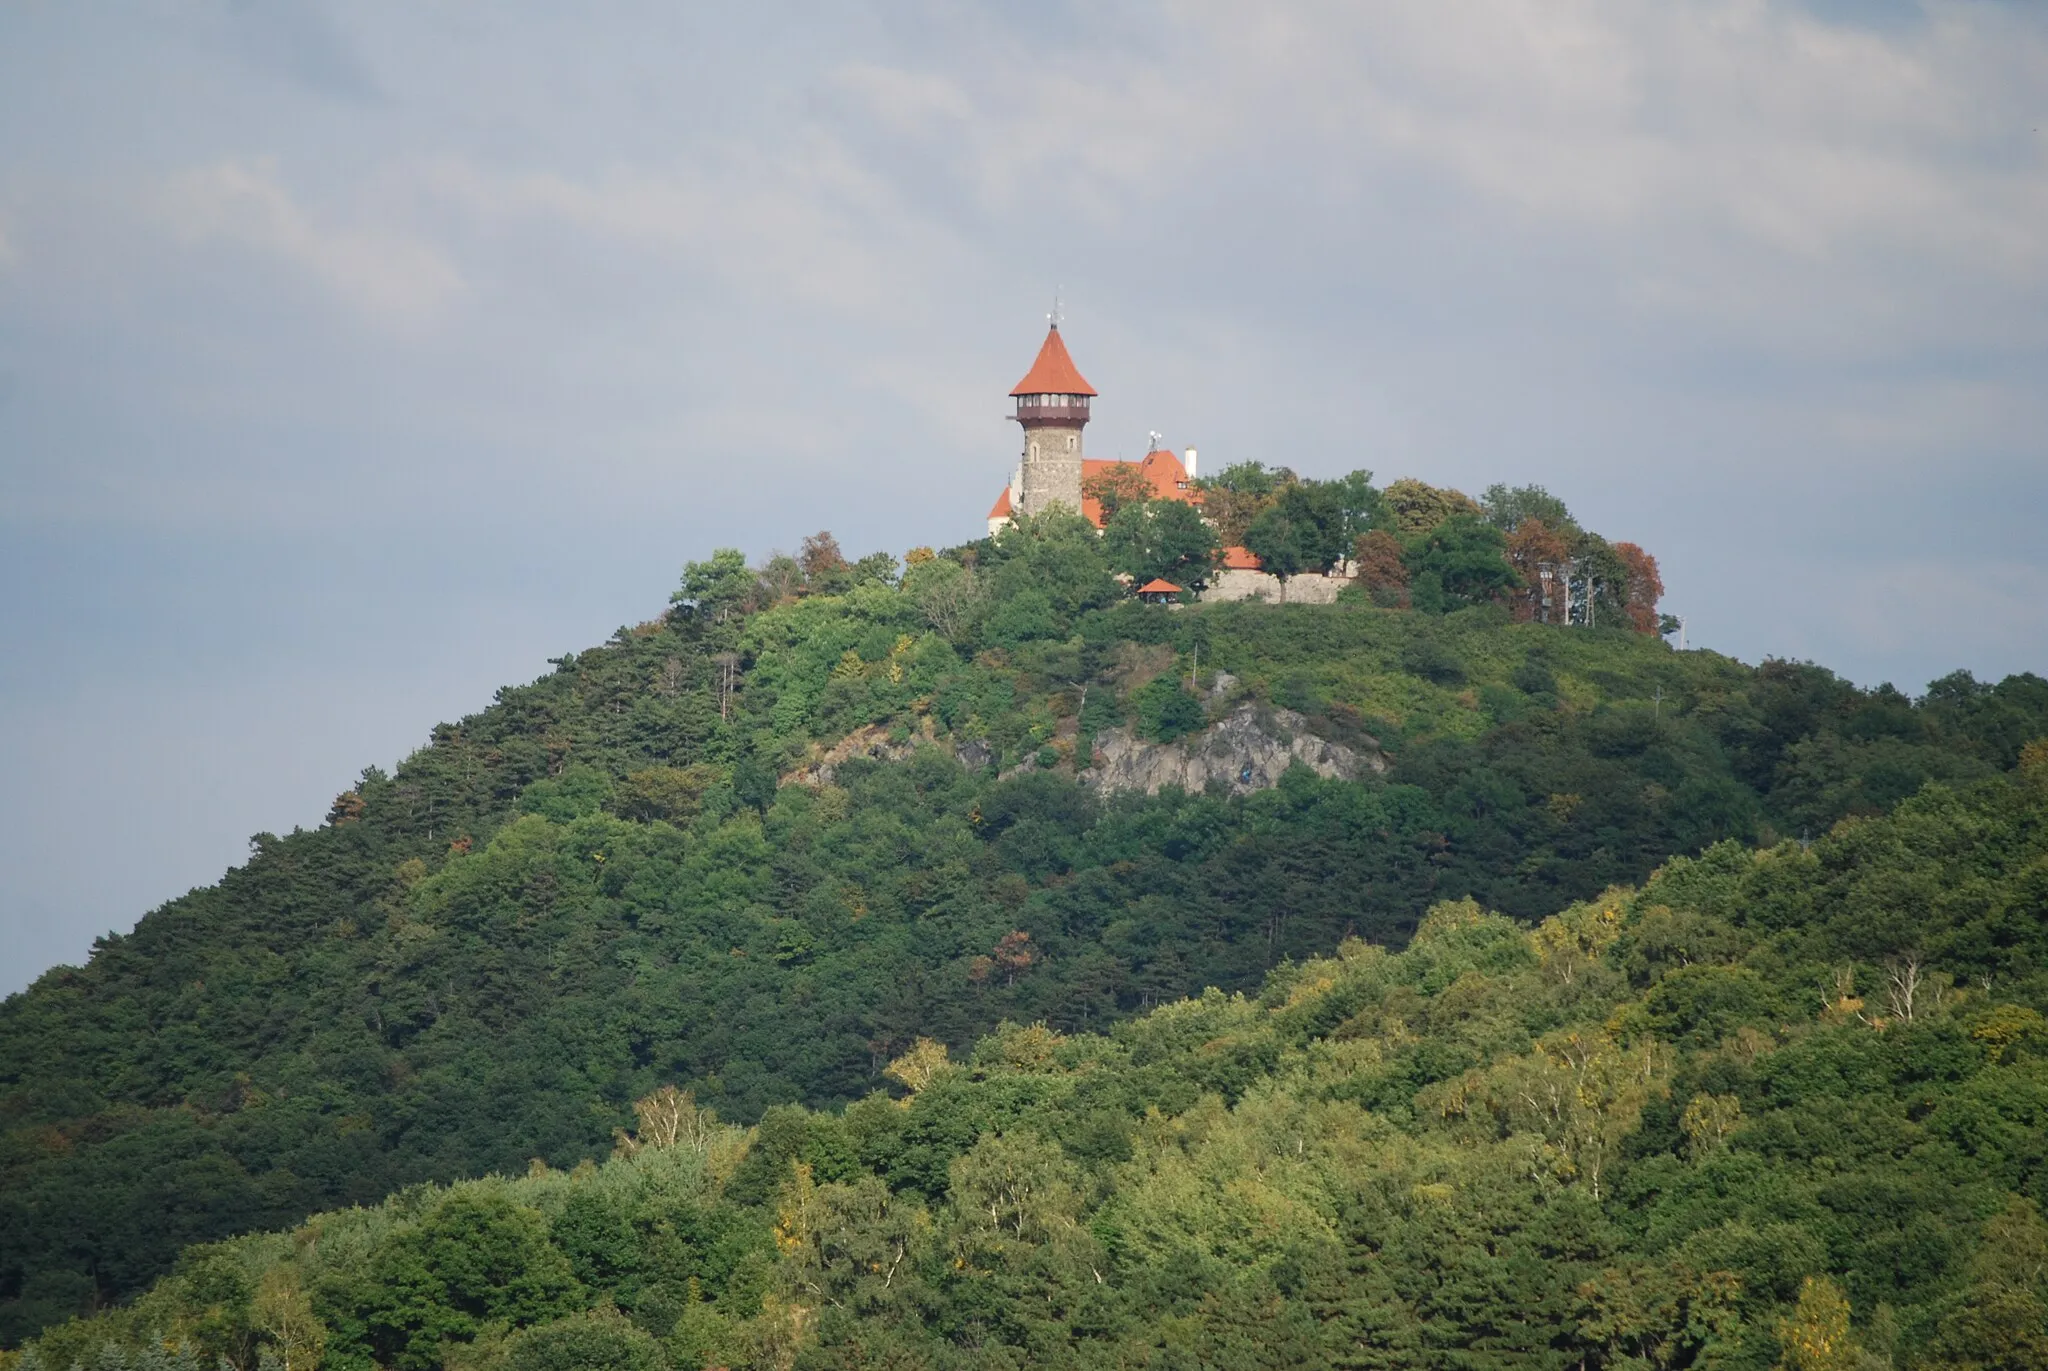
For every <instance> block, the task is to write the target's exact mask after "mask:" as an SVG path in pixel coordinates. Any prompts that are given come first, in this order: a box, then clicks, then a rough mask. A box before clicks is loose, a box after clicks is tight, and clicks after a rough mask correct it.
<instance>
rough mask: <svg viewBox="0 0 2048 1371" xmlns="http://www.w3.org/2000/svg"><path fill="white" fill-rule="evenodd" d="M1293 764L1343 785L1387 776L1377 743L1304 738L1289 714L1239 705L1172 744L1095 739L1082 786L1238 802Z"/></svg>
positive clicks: (1124, 737)
mask: <svg viewBox="0 0 2048 1371" xmlns="http://www.w3.org/2000/svg"><path fill="white" fill-rule="evenodd" d="M1296 762H1299V763H1301V764H1302V765H1303V766H1306V767H1307V768H1308V769H1309V770H1311V771H1313V772H1315V773H1316V775H1318V776H1323V777H1329V778H1334V779H1339V780H1347V781H1355V780H1357V779H1359V778H1360V777H1362V776H1365V775H1368V774H1371V773H1374V772H1380V771H1385V770H1386V769H1387V759H1386V756H1385V754H1383V753H1382V752H1381V751H1380V750H1379V747H1378V746H1377V745H1376V744H1375V745H1372V746H1369V747H1365V748H1349V747H1345V746H1343V745H1342V744H1339V743H1333V742H1331V741H1330V740H1329V739H1327V738H1320V737H1317V736H1316V735H1315V734H1313V733H1310V732H1309V731H1308V720H1306V719H1304V718H1303V717H1302V716H1301V715H1299V714H1296V713H1295V712H1294V711H1293V710H1289V709H1266V708H1262V707H1260V706H1258V705H1255V704H1251V703H1246V704H1241V705H1239V706H1238V707H1237V708H1236V709H1233V710H1231V711H1230V713H1228V714H1226V715H1224V716H1223V717H1222V718H1221V719H1218V720H1217V721H1216V722H1215V723H1214V724H1211V725H1210V726H1209V727H1208V728H1205V729H1203V730H1202V731H1201V732H1200V733H1196V734H1192V735H1190V736H1189V737H1186V738H1182V739H1180V740H1179V741H1178V742H1172V743H1149V742H1145V741H1144V740H1142V739H1140V738H1138V737H1136V736H1135V735H1134V734H1133V733H1132V732H1131V731H1130V730H1129V729H1125V728H1113V729H1109V730H1107V731H1106V732H1104V733H1103V734H1101V735H1100V736H1099V737H1097V738H1096V740H1095V765H1094V767H1092V768H1091V769H1090V770H1088V771H1086V772H1083V773H1082V776H1081V780H1082V783H1083V784H1084V785H1091V786H1094V787H1095V788H1096V789H1098V790H1100V791H1101V792H1102V793H1103V794H1105V795H1113V794H1116V793H1117V792H1119V791H1125V790H1142V791H1144V792H1145V793H1146V794H1148V795H1151V794H1156V793H1157V792H1158V791H1159V789H1160V787H1161V786H1169V785H1177V786H1180V787H1181V788H1182V789H1184V790H1189V791H1194V792H1196V793H1199V792H1201V791H1203V790H1206V789H1208V787H1209V786H1210V784H1211V783H1212V782H1213V783H1219V784H1221V785H1223V786H1224V787H1226V788H1227V789H1228V790H1229V791H1230V793H1232V794H1234V795H1243V794H1247V793H1249V792H1250V791H1254V790H1265V789H1267V788H1268V787H1270V786H1273V785H1277V784H1278V783H1279V781H1280V777H1281V775H1282V774H1283V773H1284V772H1285V771H1286V770H1287V768H1288V767H1290V766H1293V765H1294V764H1295V763H1296Z"/></svg>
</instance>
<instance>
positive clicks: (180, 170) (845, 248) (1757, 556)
mask: <svg viewBox="0 0 2048 1371" xmlns="http://www.w3.org/2000/svg"><path fill="white" fill-rule="evenodd" d="M572 10H573V13H571V11H572ZM2044 130H2048V6H2044V5H2041V4H2039V3H2033V2H2031V0H2030V2H2029V3H2011V4H2001V3H1992V2H1991V0H1971V2H1970V3H1930V4H1925V5H1916V4H1876V3H1855V4H1851V3H1847V0H1835V2H1833V3H1826V4H1820V3H1809V4H1804V5H1800V4H1790V3H1767V2H1766V0H1711V2H1707V3H1691V2H1690V0H1468V2H1466V3H1459V4H1455V5H1449V4H1444V3H1442V0H1379V2H1377V3H1329V4H1280V3H1262V4H1256V5H1254V4H1246V3H1242V2H1241V0H1162V2H1161V3H1149V4H1147V3H1106V2H1105V0H1091V2H1090V3H1085V4H1072V5H1061V4H1058V3H1050V4H1036V5H1031V6H1022V5H1001V6H994V5H991V6H983V7H974V6H965V5H958V4H919V3H912V2H910V0H904V2H903V3H890V4H872V5H860V4H843V5H809V6H796V5H791V6H765V5H724V6H716V7H713V6H682V5H676V4H672V3H661V4H647V5H627V4H598V5H579V6H561V5H511V4H493V5H483V4H477V3H473V2H471V0H464V2H463V3H454V2H453V0H410V2H409V3H403V4H399V3H390V4H366V3H350V4H347V5H342V4H333V5H318V4H312V3H292V4H286V3H267V2H265V0H250V2H249V3H205V2H204V0H176V3H171V2H170V0H165V2H164V3H155V4H150V3H121V4H97V3H87V2H86V0H61V3H60V0H43V2H42V3H36V2H35V0H8V2H7V3H4V4H0V630H4V637H0V781H4V789H0V991H5V990H9V989H13V988H15V987H18V986H20V985H22V984H24V983H26V982H27V981H28V980H29V979H30V978H31V977H32V976H34V975H35V974H36V973H37V972H39V971H40V970H41V969H42V968H44V967H46V966H48V965H50V964H52V963H54V962H57V961H60V960H79V959H81V958H82V957H83V955H84V954H85V952H86V950H87V948H88V946H89V943H90V940H91V938H92V937H93V936H95V935H96V934H98V933H100V932H103V931H105V930H107V929H110V928H120V929H125V928H127V927H129V926H130V925H131V924H132V923H133V922H134V920H135V919H136V918H137V917H138V916H139V915H140V914H142V913H143V912H145V911H146V910H147V909H149V908H151V907H153V906H154V905H156V904H158V903H160V902H162V901H163V900H164V899H166V898H169V897H171V896H173V895H176V894H178V893H180V892H181V891H183V890H185V889H186V888H188V887H190V886H192V885H195V884H204V883H207V882H210V881H212V880H213V879H215V878H216V877H217V876H218V875H219V874H220V872H221V870H222V869H223V868H224V867H225V866H227V865H229V864H231V863H233V862H235V861H238V860H240V859H241V858H242V857H243V856H244V855H245V854H246V843H247V839H248V836H249V835H250V834H251V833H253V832H256V831H258V830H276V831H283V830H288V829H289V828H291V827H292V826H293V825H294V824H306V825H310V824H313V823H316V822H318V821H319V819H320V817H321V816H322V815H323V814H324V813H325V810H326V807H327V804H328V802H329V800H330V799H331V797H332V796H333V795H334V793H335V792H336V791H338V790H340V789H342V788H344V787H345V786H346V785H347V784H348V783H349V782H350V780H351V779H352V778H353V777H354V776H355V775H356V773H357V772H358V771H359V770H360V769H361V768H362V766H363V765H365V764H366V763H371V762H375V763H379V764H382V765H386V766H389V765H390V764H392V763H393V762H395V761H396V760H397V759H398V758H399V757H400V756H402V755H403V754H405V753H406V752H407V751H409V750H410V749H411V748H413V747H415V746H417V745H418V744H420V743H421V742H423V741H424V740H425V739H426V737H427V733H428V730H429V728H430V727H431V726H432V725H433V724H434V723H435V722H436V721H437V720H441V719H447V718H454V717H458V716H460V715H461V714H463V713H466V712H470V711H473V710H475V709H477V708H480V707H481V706H483V705H485V704H487V703H488V702H489V700H490V696H491V692H492V690H493V689H494V688H495V687H496V686H498V685H501V684H504V683H507V682H512V681H521V680H527V679H530V678H532V677H533V676H535V675H537V674H539V673H540V672H541V671H543V670H545V669H546V668H545V661H546V659H547V658H548V657H550V656H555V655H558V654H560V653H561V652H564V651H566V650H570V649H573V648H579V647H583V646H588V645H590V644H592V643H596V642H599V641H601V640H602V639H603V638H605V637H606V636H607V635H608V634H609V633H610V632H611V631H612V630H613V629H614V628H615V627H617V626H618V625H620V624H622V623H627V622H633V621H638V620H640V619H644V618H648V617H650V616H651V615H653V614H654V613H656V612H657V611H658V610H659V609H660V608H661V607H662V605H663V604H664V602H665V600H666V597H667V594H668V591H669V589H670V588H671V586H672V585H673V584H674V580H675V577H676V575H677V572H678V570H679V568H680V566H681V564H682V562H683V561H684V560H685V559H687V558H692V557H701V556H703V555H705V554H706V553H707V552H708V551H709V550H710V549H711V548H712V547H713V546H715V545H720V544H734V545H738V546H741V547H743V548H745V549H746V550H747V551H748V552H749V553H750V554H759V553H762V552H765V551H767V550H768V549H770V548H772V547H782V548H790V547H793V546H794V545H795V544H796V543H797V541H798V540H799V539H800V538H801V537H802V536H803V535H804V534H806V533H808V532H811V531H812V530H815V529H817V528H820V527H829V528H831V529H833V530H834V531H835V532H836V533H837V534H838V535H839V537H840V540H841V541H842V542H843V543H844V544H845V545H846V546H847V548H848V550H849V551H851V552H856V553H858V552H862V551H867V550H870V549H873V548H878V547H879V548H887V549H890V550H892V551H895V552H897V553H899V554H900V553H901V551H902V550H903V549H904V548H906V547H908V546H911V545H913V544H916V543H944V542H954V541H960V540H963V539H966V538H968V537H971V536H974V535H975V534H976V533H978V532H979V531H980V527H981V525H980V520H981V518H982V515H983V512H984V511H985V509H986V508H987V506H988V504H989V502H990V500H991V499H992V498H993V497H994V495H995V494H996V492H997V491H998V490H999V489H1000V487H1001V486H1002V484H1003V482H1004V480H1005V479H1006V477H1007V476H1008V474H1009V471H1010V467H1011V465H1012V463H1013V460H1014V454H1015V449H1016V446H1017V440H1016V436H1015V433H1014V430H1013V429H1010V428H1006V426H1005V425H1004V423H1003V421H1002V415H1003V411H1004V408H1005V401H1004V398H1003V397H1004V393H1005V392H1006V391H1007V390H1008V389H1009V387H1010V385H1011V384H1012V383H1013V382H1014V381H1015V380H1016V378H1017V376H1018V375H1020V374H1022V372H1023V370H1024V368H1025V366H1026V365H1027V364H1028V363H1029V361H1030V359H1031V356H1032V353H1033V351H1034V349H1035V348H1036V347H1037V344H1038V341H1039V338H1040V335H1041V331H1042V329H1043V327H1044V314H1045V311H1046V308H1047V306H1048V304H1049V301H1050V297H1051V295H1052V293H1053V289H1054V287H1055V286H1056V285H1058V286H1062V287H1064V298H1065V301H1066V316H1067V323H1066V326H1065V332H1066V336H1067V339H1068V341H1069V343H1070V345H1071V347H1072V349H1073V352H1074V356H1075V358H1076V360H1077V361H1078V362H1079V364H1080V366H1081V368H1082V370H1083V371H1085V372H1086V373H1087V375H1088V377H1089V378H1090V380H1092V381H1093V382H1094V383H1095V385H1096V386H1097V387H1099V388H1100V389H1101V391H1102V399H1101V401H1100V402H1099V403H1098V405H1097V408H1096V415H1097V418H1096V420H1095V422H1094V424H1093V425H1092V427H1091V430H1090V433H1089V443H1090V446H1091V449H1092V452H1093V454H1094V455H1096V456H1124V457H1134V456H1137V455H1138V454H1140V453H1141V452H1142V451H1143V449H1144V444H1145V434H1146V432H1147V430H1150V429H1157V430H1159V431H1161V432H1162V433H1164V434H1165V435H1166V437H1167V440H1168V441H1169V442H1170V443H1172V444H1174V445H1176V446H1186V445H1190V444H1192V445H1196V446H1198V447H1200V448H1201V450H1202V452H1203V460H1204V462H1205V464H1209V465H1211V466H1213V465H1214V464H1217V463H1222V462H1228V461H1232V460H1238V459H1244V458H1258V459H1261V460H1264V461H1267V462H1272V463H1284V464H1287V465H1291V466H1293V467H1295V468H1297V469H1298V470H1301V471H1303V472H1304V473H1306V474H1311V475H1330V474H1336V473H1339V472H1342V471H1346V470H1349V469H1351V468H1353V467H1358V466H1365V467H1370V468H1372V469H1373V470H1374V471H1376V472H1377V473H1379V475H1380V477H1381V478H1382V479H1388V478H1392V477H1395V476H1401V475H1415V476H1420V477H1422V478H1424V479H1426V480H1430V481H1433V482H1437V483H1449V484H1453V485H1457V486H1460V487H1462V488H1464V489H1467V490H1477V489H1478V488H1480V487H1482V486H1484V485H1485V484H1487V483H1489V482H1492V481H1495V480H1505V481H1509V482H1514V483H1521V482H1529V481H1534V482H1539V483H1542V484H1544V485H1547V486H1548V487H1549V488H1550V489H1551V490H1552V491H1553V492H1555V493H1557V494H1559V495H1561V496H1563V497H1564V498H1565V499H1566V500H1567V501H1569V503H1570V504H1571V505H1572V507H1573V509H1574V510H1576V511H1577V512H1578V513H1579V514H1580V515H1581V517H1582V518H1583V519H1584V520H1585V521H1586V522H1588V523H1589V524H1590V525H1591V526H1593V527H1595V528H1597V529H1599V530H1601V531H1603V532H1605V533H1607V534H1609V535H1610V536H1612V537H1617V538H1630V539H1634V540H1636V541H1638V542H1640V543H1642V544H1643V545H1644V546H1646V547H1647V548H1649V549H1650V550H1651V551H1652V552H1654V553H1655V554H1656V555H1657V556H1658V557H1659V559H1660V560H1661V562H1662V564H1663V569H1664V577H1665V582H1666V584H1667V586H1668V588H1669V589H1668V594H1667V607H1668V608H1670V609H1672V610H1674V611H1676V612H1680V613H1683V614H1685V615H1686V616H1687V617H1688V619H1689V622H1690V625H1691V635H1692V641H1693V642H1694V643H1695V644H1696V645H1707V646H1711V647H1714V648H1717V649H1719V650H1722V651H1726V652H1730V653H1733V654H1736V655H1739V656H1741V657H1744V658H1746V659H1750V660H1755V659H1757V658H1760V657H1762V656H1765V655H1769V654H1774V655H1779V656H1796V657H1809V658H1814V659H1817V660H1819V661H1822V662H1824V663H1826V664H1828V665H1830V666H1833V667H1835V668H1836V669H1838V670H1840V671H1842V672H1843V673H1844V674H1845V675H1848V676H1850V677H1852V678H1854V679H1856V680H1858V681H1861V682H1865V683H1875V682H1876V681H1879V680H1886V679H1889V680H1894V681H1896V682H1898V683H1899V684H1900V685H1901V686H1902V687H1905V688H1907V689H1909V690H1914V691H1917V690H1918V689H1920V688H1921V687H1922V686H1923V685H1924V683H1925V682H1926V681H1928V680H1929V679H1931V678H1933V677H1935V676H1937V675H1940V674H1942V673H1944V672H1946V671H1948V670H1951V669H1953V668H1955V667H1958V666H1963V667H1968V668H1970V669H1972V670H1974V671H1976V672H1977V673H1978V674H1979V675H1980V676H1993V677H1995V676H1998V675H2002V674H2005V673H2007V672H2011V671H2018V670H2027V669H2033V670H2048V551H2044V544H2048V539H2043V538H2042V537H2041V536H2040V533H2039V531H2038V527H2037V526H2038V524H2039V523H2040V522H2041V519H2042V517H2043V515H2048V131H2044Z"/></svg>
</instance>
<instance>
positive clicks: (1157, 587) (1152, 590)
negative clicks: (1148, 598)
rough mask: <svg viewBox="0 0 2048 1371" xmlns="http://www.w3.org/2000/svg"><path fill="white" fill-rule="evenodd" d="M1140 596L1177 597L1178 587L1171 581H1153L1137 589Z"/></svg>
mask: <svg viewBox="0 0 2048 1371" xmlns="http://www.w3.org/2000/svg"><path fill="white" fill-rule="evenodd" d="M1138 593H1139V594H1140V595H1178V594H1180V587H1179V586H1177V585H1175V584H1174V583H1173V582H1171V581H1166V580H1160V579H1157V578H1155V579H1153V580H1151V581H1148V582H1146V583H1145V584H1144V585H1141V586H1139V587H1138Z"/></svg>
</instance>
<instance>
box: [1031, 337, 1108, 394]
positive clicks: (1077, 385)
mask: <svg viewBox="0 0 2048 1371" xmlns="http://www.w3.org/2000/svg"><path fill="white" fill-rule="evenodd" d="M1094 393H1095V387H1094V386H1091V385H1089V384H1088V382H1087V381H1086V380H1085V379H1084V378H1083V377H1082V375H1081V373H1080V372H1078V371H1076V370H1075V369H1074V359H1073V358H1071V357H1069V356H1067V345H1066V344H1065V343H1062V342H1061V341H1060V326H1059V325H1058V324H1054V325H1053V326H1052V328H1051V329H1050V330H1049V331H1048V332H1047V333H1046V335H1045V345H1044V346H1043V347H1041V348H1039V349H1038V360H1037V361H1035V362H1033V363H1032V364H1031V370H1030V371H1028V372H1026V373H1025V374H1024V379H1023V380H1021V381H1019V382H1018V383H1017V386H1016V389H1014V390H1012V391H1011V392H1010V394H1012V395H1093V394H1094Z"/></svg>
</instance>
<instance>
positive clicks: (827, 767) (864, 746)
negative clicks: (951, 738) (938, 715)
mask: <svg viewBox="0 0 2048 1371" xmlns="http://www.w3.org/2000/svg"><path fill="white" fill-rule="evenodd" d="M937 742H938V735H937V732H936V730H934V729H933V727H932V721H931V720H930V719H928V718H926V719H920V720H918V730H917V732H915V733H912V734H911V735H910V736H909V737H908V738H897V737H894V736H893V735H892V733H891V731H890V730H889V729H886V728H881V727H879V726H877V725H874V724H869V725H867V726H866V727H863V728H857V729H855V730H854V731H853V732H851V733H849V734H847V735H846V736H845V737H844V738H841V739H840V740H839V741H838V742H836V743H834V744H832V746H830V747H828V748H823V749H819V748H817V747H816V746H815V745H814V747H813V752H812V756H811V759H810V760H809V761H808V762H806V763H805V764H804V765H802V766H800V767H798V768H797V769H796V770H794V771H791V772H789V773H788V774H787V775H785V776H783V777H782V779H781V782H780V783H781V784H782V785H812V786H817V785H831V784H832V782H833V780H834V778H835V777H837V776H838V774H839V768H840V767H841V766H843V765H845V764H846V763H847V762H850V761H852V760H854V759H855V758H866V759H868V760H870V761H877V762H903V761H908V760H909V759H910V757H911V755H912V754H913V753H915V752H916V751H917V750H918V748H920V747H924V746H926V745H928V744H935V743H937Z"/></svg>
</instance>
